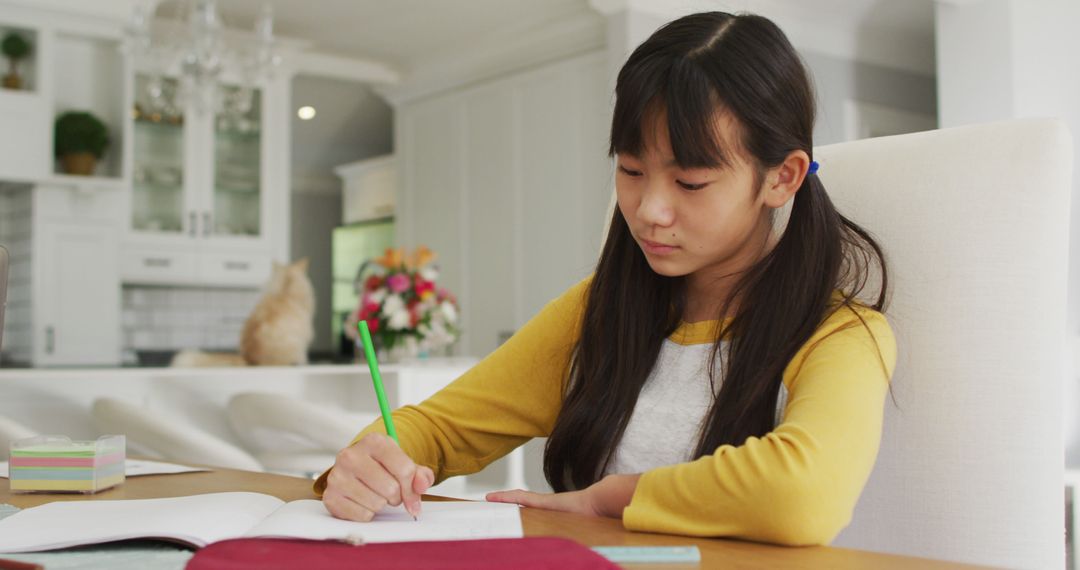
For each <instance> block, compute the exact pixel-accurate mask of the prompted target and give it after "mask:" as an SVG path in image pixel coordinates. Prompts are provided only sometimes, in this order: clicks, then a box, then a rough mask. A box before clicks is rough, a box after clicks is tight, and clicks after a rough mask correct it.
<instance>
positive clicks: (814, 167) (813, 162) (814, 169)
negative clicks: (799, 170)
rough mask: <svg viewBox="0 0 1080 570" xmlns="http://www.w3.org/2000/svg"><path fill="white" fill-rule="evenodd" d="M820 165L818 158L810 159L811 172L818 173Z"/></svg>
mask: <svg viewBox="0 0 1080 570" xmlns="http://www.w3.org/2000/svg"><path fill="white" fill-rule="evenodd" d="M818 166H820V165H819V164H818V163H817V161H816V160H811V161H810V172H809V174H817V169H818Z"/></svg>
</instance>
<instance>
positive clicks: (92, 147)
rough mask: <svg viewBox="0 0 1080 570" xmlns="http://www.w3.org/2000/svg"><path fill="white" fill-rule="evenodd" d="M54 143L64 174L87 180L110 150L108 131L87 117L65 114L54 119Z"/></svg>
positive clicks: (72, 113)
mask: <svg viewBox="0 0 1080 570" xmlns="http://www.w3.org/2000/svg"><path fill="white" fill-rule="evenodd" d="M53 141H54V150H55V154H56V157H57V158H59V159H60V161H61V163H62V164H63V166H64V172H66V173H68V174H81V175H87V176H88V175H91V174H93V173H94V166H95V165H96V163H97V161H98V159H100V158H101V157H102V156H103V155H104V154H105V149H106V148H108V146H109V131H108V129H106V128H105V123H103V122H101V119H98V118H97V117H95V116H94V115H92V114H90V113H87V112H85V111H68V112H66V113H64V114H62V115H60V116H59V117H57V118H56V129H55V136H54V138H53Z"/></svg>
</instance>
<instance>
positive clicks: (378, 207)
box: [334, 154, 398, 225]
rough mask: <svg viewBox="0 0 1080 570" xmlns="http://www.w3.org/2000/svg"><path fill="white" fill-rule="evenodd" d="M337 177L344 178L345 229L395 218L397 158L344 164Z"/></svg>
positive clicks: (383, 157) (335, 170)
mask: <svg viewBox="0 0 1080 570" xmlns="http://www.w3.org/2000/svg"><path fill="white" fill-rule="evenodd" d="M334 174H337V175H338V176H339V177H341V198H342V203H341V223H342V224H343V225H348V224H352V223H356V222H362V221H365V220H373V219H380V218H390V217H393V216H394V208H395V205H396V204H397V186H398V181H397V161H396V160H395V159H394V155H392V154H390V155H386V156H377V157H375V158H368V159H365V160H359V161H356V162H350V163H348V164H342V165H340V166H338V167H336V168H334Z"/></svg>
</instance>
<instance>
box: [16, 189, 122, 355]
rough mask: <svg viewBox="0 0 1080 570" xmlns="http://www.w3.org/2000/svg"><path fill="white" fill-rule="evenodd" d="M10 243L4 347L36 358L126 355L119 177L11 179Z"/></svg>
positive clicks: (17, 353) (18, 353)
mask: <svg viewBox="0 0 1080 570" xmlns="http://www.w3.org/2000/svg"><path fill="white" fill-rule="evenodd" d="M0 192H2V193H3V198H4V200H5V202H6V203H7V205H8V207H7V209H6V212H5V213H4V215H3V216H0V225H2V226H3V227H2V229H3V231H0V241H3V242H4V244H5V246H6V247H8V248H9V249H10V251H11V260H12V272H11V283H10V284H9V291H8V293H9V309H11V310H10V311H9V312H8V315H7V317H8V319H7V320H8V322H6V323H5V325H6V327H5V330H6V333H8V334H5V338H4V348H5V351H6V355H7V356H8V357H9V358H11V360H12V361H14V362H19V363H23V364H32V365H34V366H70V365H84V364H96V365H116V364H119V363H120V281H119V268H118V263H119V255H118V254H119V242H120V230H119V221H120V220H119V216H118V212H119V208H120V205H121V204H122V203H123V197H122V194H123V192H124V189H123V188H122V187H121V185H120V184H115V185H114V186H112V187H110V188H106V187H99V188H96V189H95V190H93V191H88V190H86V189H85V188H82V187H79V186H77V185H69V184H63V183H49V184H38V185H28V184H19V185H14V184H6V185H0Z"/></svg>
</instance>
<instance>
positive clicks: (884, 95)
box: [801, 51, 937, 146]
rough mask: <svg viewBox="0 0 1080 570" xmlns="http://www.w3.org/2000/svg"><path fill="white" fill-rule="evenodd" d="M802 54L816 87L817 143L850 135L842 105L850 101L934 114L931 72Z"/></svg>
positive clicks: (930, 115) (845, 138) (934, 102)
mask: <svg viewBox="0 0 1080 570" xmlns="http://www.w3.org/2000/svg"><path fill="white" fill-rule="evenodd" d="M801 54H802V56H803V61H805V62H806V65H807V67H809V69H810V73H811V75H812V80H813V82H814V88H815V90H816V91H817V105H818V116H817V124H816V125H815V126H814V144H815V145H817V146H821V145H827V144H832V143H837V142H843V141H845V140H848V139H849V137H848V136H847V133H848V128H849V125H848V124H847V120H848V117H847V116H846V112H845V106H846V105H847V104H848V102H851V101H857V102H860V103H870V104H873V105H876V106H880V107H882V108H891V109H896V110H898V111H906V112H910V113H914V114H916V115H925V116H927V117H930V118H932V117H935V116H936V115H937V83H936V81H935V79H934V77H933V76H930V75H925V74H921V73H916V72H912V71H904V70H900V69H894V68H888V67H884V66H881V65H874V64H869V63H863V62H858V61H854V60H850V59H841V58H838V57H835V56H831V55H825V54H821V53H817V52H812V51H803V52H801Z"/></svg>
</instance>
